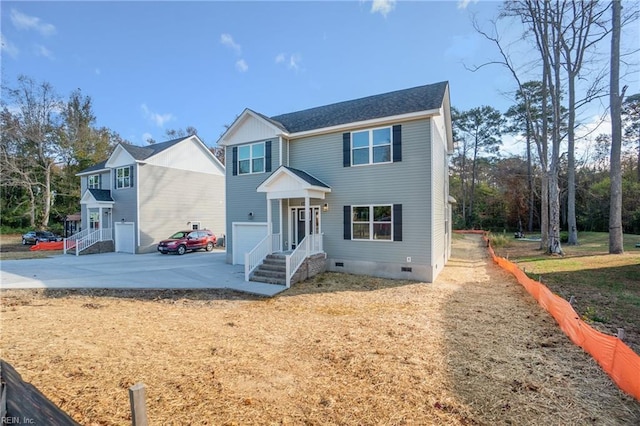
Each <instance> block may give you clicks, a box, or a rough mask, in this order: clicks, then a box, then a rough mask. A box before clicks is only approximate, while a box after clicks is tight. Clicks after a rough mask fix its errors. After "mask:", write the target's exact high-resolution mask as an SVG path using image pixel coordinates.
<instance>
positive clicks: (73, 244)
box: [64, 228, 113, 256]
mask: <svg viewBox="0 0 640 426" xmlns="http://www.w3.org/2000/svg"><path fill="white" fill-rule="evenodd" d="M81 233H82V234H84V235H81V236H79V237H78V235H79V234H81ZM72 237H76V238H75V240H74V241H69V246H67V241H65V243H64V253H65V254H66V253H67V250H68V249H71V248H75V250H76V256H78V255H80V252H81V251H82V250H84V249H86V248H88V247H91V246H92V245H94V244H95V243H98V242H100V241H111V240H113V228H102V229H97V230H95V231H92V230H90V229H87V230H84V231H82V232H79V233H78V234H75V235H73V236H72ZM69 240H70V239H69Z"/></svg>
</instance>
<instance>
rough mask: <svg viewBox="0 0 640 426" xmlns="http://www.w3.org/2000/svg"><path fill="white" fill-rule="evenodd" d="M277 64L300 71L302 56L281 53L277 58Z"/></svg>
mask: <svg viewBox="0 0 640 426" xmlns="http://www.w3.org/2000/svg"><path fill="white" fill-rule="evenodd" d="M275 61H276V64H285V65H286V66H287V68H289V69H290V70H294V71H298V70H300V63H301V62H302V55H300V54H299V53H292V54H291V55H289V54H286V53H279V54H278V55H277V56H276V59H275Z"/></svg>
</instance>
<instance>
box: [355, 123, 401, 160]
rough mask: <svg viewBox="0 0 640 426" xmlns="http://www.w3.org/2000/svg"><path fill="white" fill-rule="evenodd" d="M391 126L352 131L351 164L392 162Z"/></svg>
mask: <svg viewBox="0 0 640 426" xmlns="http://www.w3.org/2000/svg"><path fill="white" fill-rule="evenodd" d="M391 134H392V132H391V127H383V128H379V129H370V130H363V131H360V132H353V133H351V164H352V165H353V166H357V165H362V164H376V163H390V162H391Z"/></svg>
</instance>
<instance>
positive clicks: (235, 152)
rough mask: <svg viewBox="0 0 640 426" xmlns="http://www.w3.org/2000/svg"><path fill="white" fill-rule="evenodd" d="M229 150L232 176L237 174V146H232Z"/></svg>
mask: <svg viewBox="0 0 640 426" xmlns="http://www.w3.org/2000/svg"><path fill="white" fill-rule="evenodd" d="M231 152H232V155H231V156H232V158H231V160H232V161H233V176H236V175H237V174H238V147H237V146H234V147H233V148H232V150H231Z"/></svg>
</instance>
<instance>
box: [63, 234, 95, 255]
mask: <svg viewBox="0 0 640 426" xmlns="http://www.w3.org/2000/svg"><path fill="white" fill-rule="evenodd" d="M90 233H91V229H85V230H83V231H80V232H76V233H75V234H73V235H72V236H70V237H68V238H65V239H64V240H62V241H63V245H62V247H63V252H64V254H67V250H70V249H72V248H74V247H75V246H76V244H78V241H79V240H81V239H83V238H84V237H86V236H87V235H89V234H90Z"/></svg>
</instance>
